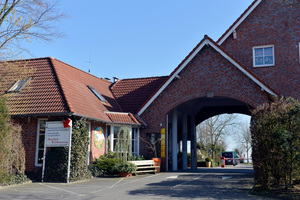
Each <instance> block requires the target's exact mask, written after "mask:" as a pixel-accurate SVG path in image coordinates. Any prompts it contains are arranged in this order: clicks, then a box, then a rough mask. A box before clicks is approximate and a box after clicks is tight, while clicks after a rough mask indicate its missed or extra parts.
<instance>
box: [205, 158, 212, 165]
mask: <svg viewBox="0 0 300 200" xmlns="http://www.w3.org/2000/svg"><path fill="white" fill-rule="evenodd" d="M205 162H206V167H211V158H210V157H206V158H205Z"/></svg>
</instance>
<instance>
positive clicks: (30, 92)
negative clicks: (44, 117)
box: [0, 59, 70, 115]
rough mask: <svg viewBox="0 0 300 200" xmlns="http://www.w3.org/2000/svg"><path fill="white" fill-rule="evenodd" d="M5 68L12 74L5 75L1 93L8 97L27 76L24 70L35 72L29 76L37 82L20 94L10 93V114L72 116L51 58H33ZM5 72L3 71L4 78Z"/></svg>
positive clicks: (12, 63) (5, 65) (2, 66)
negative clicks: (22, 69) (21, 78)
mask: <svg viewBox="0 0 300 200" xmlns="http://www.w3.org/2000/svg"><path fill="white" fill-rule="evenodd" d="M0 65H1V68H2V69H7V68H10V72H13V73H10V74H7V75H6V74H5V76H4V78H6V81H4V80H3V79H1V83H0V84H1V89H0V90H1V94H4V93H5V92H6V91H7V90H8V89H9V88H10V87H11V86H12V85H13V84H14V83H15V82H16V81H17V80H18V79H20V77H21V76H25V77H27V76H28V75H26V74H25V75H24V74H23V72H22V73H21V72H20V68H23V67H24V66H26V67H28V69H31V70H32V72H31V73H28V74H29V76H32V77H33V79H32V80H31V81H30V83H29V84H28V85H27V86H26V87H25V88H24V89H22V90H21V91H20V92H18V93H8V94H6V95H5V96H6V97H7V98H8V100H9V101H8V105H9V107H10V113H11V114H13V115H20V114H39V113H49V114H51V113H68V112H70V109H69V107H68V105H67V103H66V100H65V98H64V96H63V95H62V90H61V88H60V86H59V84H57V78H56V74H55V72H54V69H53V67H51V62H50V59H33V60H24V61H14V62H5V63H1V64H0ZM4 73H5V72H4V70H3V71H2V72H0V74H1V75H3V74H4Z"/></svg>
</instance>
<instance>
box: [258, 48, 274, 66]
mask: <svg viewBox="0 0 300 200" xmlns="http://www.w3.org/2000/svg"><path fill="white" fill-rule="evenodd" d="M274 65H275V57H274V45H267V46H259V47H253V66H254V67H267V66H274Z"/></svg>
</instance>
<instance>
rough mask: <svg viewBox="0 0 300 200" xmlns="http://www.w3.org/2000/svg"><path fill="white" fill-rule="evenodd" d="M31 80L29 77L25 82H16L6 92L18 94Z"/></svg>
mask: <svg viewBox="0 0 300 200" xmlns="http://www.w3.org/2000/svg"><path fill="white" fill-rule="evenodd" d="M31 79H32V78H31V77H29V78H27V79H25V80H18V81H17V82H15V84H14V85H13V86H12V87H11V88H9V90H8V91H7V92H20V91H21V90H22V89H23V88H24V87H25V86H26V85H27V84H28V83H29V82H30V81H31Z"/></svg>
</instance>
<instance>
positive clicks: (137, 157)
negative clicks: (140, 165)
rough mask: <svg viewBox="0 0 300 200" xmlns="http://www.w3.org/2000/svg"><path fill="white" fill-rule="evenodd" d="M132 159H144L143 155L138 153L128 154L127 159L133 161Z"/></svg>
mask: <svg viewBox="0 0 300 200" xmlns="http://www.w3.org/2000/svg"><path fill="white" fill-rule="evenodd" d="M133 160H145V158H144V156H142V155H139V156H129V157H128V161H133Z"/></svg>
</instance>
